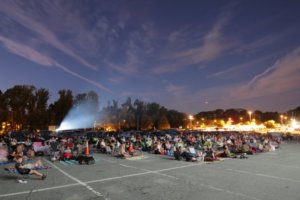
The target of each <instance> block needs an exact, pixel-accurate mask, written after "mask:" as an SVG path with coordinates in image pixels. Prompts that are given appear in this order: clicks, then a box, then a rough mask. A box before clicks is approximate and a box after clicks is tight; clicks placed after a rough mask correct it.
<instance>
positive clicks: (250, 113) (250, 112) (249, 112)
mask: <svg viewBox="0 0 300 200" xmlns="http://www.w3.org/2000/svg"><path fill="white" fill-rule="evenodd" d="M248 114H249V120H250V123H251V115H252V111H248Z"/></svg>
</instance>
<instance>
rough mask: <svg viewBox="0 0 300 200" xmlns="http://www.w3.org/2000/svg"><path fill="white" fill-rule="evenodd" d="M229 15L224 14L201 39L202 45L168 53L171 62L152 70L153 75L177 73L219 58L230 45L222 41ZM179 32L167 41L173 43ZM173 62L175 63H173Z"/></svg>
mask: <svg viewBox="0 0 300 200" xmlns="http://www.w3.org/2000/svg"><path fill="white" fill-rule="evenodd" d="M230 18H231V15H230V14H229V13H226V14H224V15H222V16H221V17H220V18H219V19H218V20H217V21H216V23H215V24H214V25H213V26H212V28H211V30H210V31H209V32H208V33H206V34H205V35H204V37H203V38H202V44H201V45H200V46H199V47H196V48H186V49H184V50H182V51H179V52H175V53H173V49H172V50H171V51H172V52H170V55H169V56H168V58H169V59H170V60H173V62H171V63H169V64H162V65H160V66H158V67H156V68H155V69H154V71H153V72H154V73H155V74H163V73H169V72H174V71H177V70H179V69H181V68H184V67H187V66H190V65H193V64H199V63H203V62H208V61H210V60H213V59H215V58H217V57H219V56H220V55H221V54H222V53H223V52H224V51H225V50H227V49H229V48H230V47H231V45H232V44H230V43H228V42H227V41H226V40H225V39H224V35H223V29H224V27H225V26H226V25H227V24H228V22H229V20H230ZM180 34H181V31H179V32H178V31H176V32H174V33H172V34H171V35H170V36H169V40H171V41H173V40H175V39H176V38H177V37H179V36H180ZM174 61H175V62H174Z"/></svg>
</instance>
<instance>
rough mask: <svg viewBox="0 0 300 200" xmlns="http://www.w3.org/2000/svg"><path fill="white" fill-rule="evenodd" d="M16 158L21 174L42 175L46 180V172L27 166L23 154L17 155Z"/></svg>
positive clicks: (17, 167)
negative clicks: (42, 172)
mask: <svg viewBox="0 0 300 200" xmlns="http://www.w3.org/2000/svg"><path fill="white" fill-rule="evenodd" d="M15 160H16V165H15V168H16V170H17V171H18V172H19V173H20V174H21V175H27V174H29V175H31V174H33V175H35V176H38V177H40V178H41V179H42V180H44V179H45V178H46V175H45V174H41V173H39V172H38V171H36V170H33V169H29V168H26V166H25V165H24V163H23V157H22V156H17V157H16V159H15Z"/></svg>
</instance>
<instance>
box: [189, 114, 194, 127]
mask: <svg viewBox="0 0 300 200" xmlns="http://www.w3.org/2000/svg"><path fill="white" fill-rule="evenodd" d="M193 119H194V116H193V115H189V120H190V123H191V129H193Z"/></svg>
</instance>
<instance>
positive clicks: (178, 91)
mask: <svg viewBox="0 0 300 200" xmlns="http://www.w3.org/2000/svg"><path fill="white" fill-rule="evenodd" d="M166 91H167V92H168V93H171V94H172V95H175V96H179V95H182V94H183V93H184V91H185V87H184V86H179V85H174V84H169V85H168V86H167V87H166Z"/></svg>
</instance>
